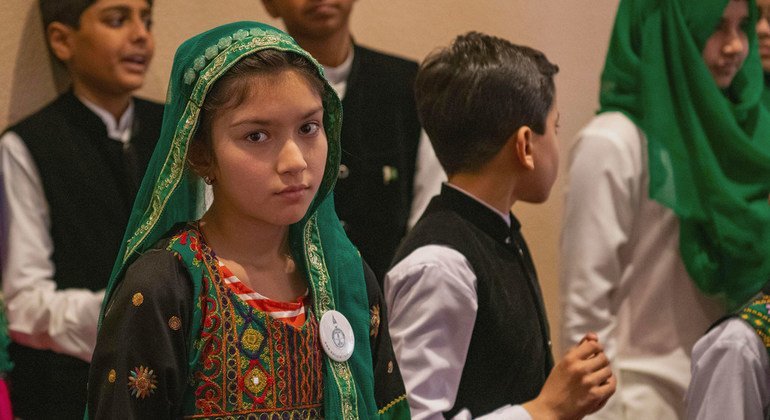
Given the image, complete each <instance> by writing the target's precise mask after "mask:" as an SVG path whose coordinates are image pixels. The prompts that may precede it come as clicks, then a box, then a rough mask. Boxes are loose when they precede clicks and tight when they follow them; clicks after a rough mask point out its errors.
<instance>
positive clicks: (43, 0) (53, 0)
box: [39, 0, 152, 30]
mask: <svg viewBox="0 0 770 420" xmlns="http://www.w3.org/2000/svg"><path fill="white" fill-rule="evenodd" d="M96 1H97V0H39V2H40V16H41V17H42V18H43V30H46V29H47V28H48V25H50V24H51V23H53V22H61V23H63V24H65V25H67V26H71V27H73V28H76V29H77V28H78V27H79V26H80V15H82V14H83V12H84V11H85V10H86V9H88V8H89V7H90V6H91V5H92V4H94V3H95V2H96ZM147 4H149V5H150V6H152V0H147Z"/></svg>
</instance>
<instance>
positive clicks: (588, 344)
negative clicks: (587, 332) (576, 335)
mask: <svg viewBox="0 0 770 420" xmlns="http://www.w3.org/2000/svg"><path fill="white" fill-rule="evenodd" d="M603 350H604V348H603V347H602V345H601V344H599V342H598V341H593V340H586V341H583V342H582V343H580V344H578V345H577V347H575V348H573V349H572V350H570V351H569V353H567V356H572V357H574V358H576V359H578V360H583V359H587V358H589V357H591V356H593V355H594V354H596V353H601V352H602V351H603ZM567 356H565V359H566V358H567Z"/></svg>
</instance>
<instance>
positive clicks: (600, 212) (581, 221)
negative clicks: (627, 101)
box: [560, 130, 641, 360]
mask: <svg viewBox="0 0 770 420" xmlns="http://www.w3.org/2000/svg"><path fill="white" fill-rule="evenodd" d="M634 132H636V131H635V130H634ZM634 140H636V141H637V143H638V142H639V140H638V138H637V139H632V141H634ZM628 144H629V143H628V139H622V138H620V135H619V134H618V133H617V132H612V131H611V130H607V131H602V130H591V131H587V130H584V131H583V132H581V134H580V135H579V136H578V138H577V141H576V143H575V146H574V147H573V149H572V152H571V156H570V165H569V183H568V187H567V195H566V200H565V210H564V219H563V222H562V226H563V228H562V235H561V276H560V277H561V293H562V302H564V305H563V309H562V311H563V312H562V339H561V345H562V352H563V353H566V352H567V351H569V349H570V348H571V347H572V346H574V345H575V344H577V343H578V342H579V341H580V339H581V338H582V337H583V336H584V335H585V334H586V333H587V332H588V331H594V332H596V333H597V334H598V335H599V338H600V340H602V342H603V343H604V344H605V354H607V356H608V357H609V358H610V360H613V359H614V356H615V354H616V344H615V343H616V340H615V337H614V328H615V322H616V315H617V314H616V313H615V312H616V308H613V306H612V301H611V297H612V295H613V292H614V291H615V290H616V289H617V288H618V286H619V284H620V281H621V276H622V270H623V266H622V261H621V249H622V247H623V245H624V244H626V243H627V242H628V241H629V237H630V235H631V230H632V226H633V220H634V217H635V208H636V204H635V202H634V200H637V197H638V196H639V190H640V183H641V181H640V179H641V174H640V173H639V167H640V164H639V162H640V161H641V156H640V155H639V152H638V150H637V148H638V147H640V146H637V148H634V147H629V146H628Z"/></svg>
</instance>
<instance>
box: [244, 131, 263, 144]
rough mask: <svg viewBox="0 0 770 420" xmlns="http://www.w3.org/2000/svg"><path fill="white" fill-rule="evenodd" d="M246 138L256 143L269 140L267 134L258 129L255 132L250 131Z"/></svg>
mask: <svg viewBox="0 0 770 420" xmlns="http://www.w3.org/2000/svg"><path fill="white" fill-rule="evenodd" d="M246 140H248V141H251V142H254V143H260V142H263V141H265V140H267V135H266V134H265V133H263V132H261V131H257V132H255V133H250V134H248V135H247V136H246Z"/></svg>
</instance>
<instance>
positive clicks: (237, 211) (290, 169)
mask: <svg viewBox="0 0 770 420" xmlns="http://www.w3.org/2000/svg"><path fill="white" fill-rule="evenodd" d="M323 114H324V109H323V104H322V102H321V97H320V96H319V95H318V93H317V92H316V91H314V90H313V89H312V88H311V87H310V85H309V84H308V82H307V81H306V80H305V79H304V77H303V76H301V75H300V74H299V73H297V72H295V71H292V70H287V71H283V72H281V73H278V74H272V75H260V76H252V77H251V80H250V81H249V93H248V94H247V95H246V97H245V99H244V100H243V101H242V102H241V103H240V104H239V105H238V106H236V107H234V108H228V109H224V110H221V111H219V112H217V113H216V114H215V115H214V116H213V118H212V121H211V144H212V149H213V153H214V159H213V162H214V163H212V165H211V167H210V168H209V170H208V171H206V172H207V173H206V175H208V176H209V177H211V178H212V179H213V186H214V203H213V205H212V209H214V208H215V209H216V211H218V212H223V213H222V214H223V215H226V216H230V217H236V218H242V219H245V220H244V221H247V222H248V221H254V222H258V223H267V224H270V225H281V226H285V225H289V224H292V223H295V222H298V221H299V220H300V219H302V217H303V216H304V215H305V213H306V212H307V209H308V207H309V206H310V202H311V201H312V200H313V197H314V196H315V193H316V191H318V187H319V185H320V183H321V179H322V178H323V174H324V167H325V165H326V153H327V148H328V145H327V142H326V133H325V132H324V127H323Z"/></svg>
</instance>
